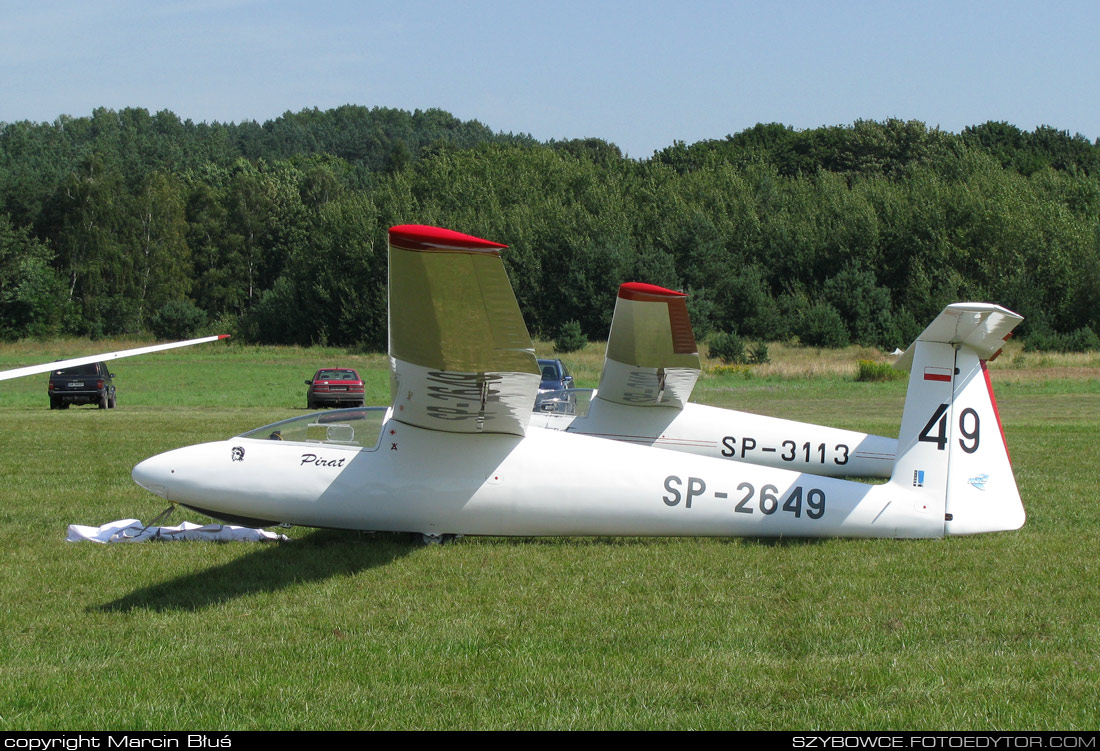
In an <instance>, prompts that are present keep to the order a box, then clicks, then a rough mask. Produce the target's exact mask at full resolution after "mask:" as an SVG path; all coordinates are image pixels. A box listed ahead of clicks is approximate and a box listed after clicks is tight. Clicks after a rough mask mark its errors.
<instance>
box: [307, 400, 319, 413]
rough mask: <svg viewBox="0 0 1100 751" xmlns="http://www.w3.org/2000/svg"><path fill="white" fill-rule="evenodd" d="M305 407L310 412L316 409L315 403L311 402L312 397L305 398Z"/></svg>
mask: <svg viewBox="0 0 1100 751" xmlns="http://www.w3.org/2000/svg"><path fill="white" fill-rule="evenodd" d="M306 409H308V410H309V411H310V412H313V411H314V410H316V409H317V405H316V404H314V403H313V400H312V399H307V400H306Z"/></svg>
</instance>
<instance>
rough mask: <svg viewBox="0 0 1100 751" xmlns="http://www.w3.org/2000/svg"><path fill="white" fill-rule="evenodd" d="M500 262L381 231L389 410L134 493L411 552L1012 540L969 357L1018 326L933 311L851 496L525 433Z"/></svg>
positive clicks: (705, 460) (1014, 522)
mask: <svg viewBox="0 0 1100 751" xmlns="http://www.w3.org/2000/svg"><path fill="white" fill-rule="evenodd" d="M502 247H504V246H502V245H500V244H497V243H491V242H488V241H485V240H481V239H479V238H476V237H471V236H469V235H462V234H459V233H457V232H451V231H449V230H443V229H439V228H435V227H424V226H420V225H403V226H400V227H394V228H392V229H391V230H390V251H389V254H390V304H389V320H390V357H391V364H392V370H391V376H392V395H393V402H392V406H391V407H390V408H389V409H388V410H383V409H381V408H379V409H374V410H371V409H350V410H338V411H333V412H327V413H323V414H313V415H306V416H303V417H298V418H293V419H291V420H286V421H284V422H281V423H276V424H274V425H269V426H266V427H264V428H259V429H257V430H254V431H251V432H249V433H245V434H243V435H240V436H237V437H235V438H231V439H229V440H224V441H215V442H212V443H205V444H201V445H198V446H189V447H184V448H180V449H176V450H173V451H168V452H166V453H163V454H160V455H158V456H154V457H151V458H149V459H146V460H145V461H143V462H141V463H140V464H138V465H137V466H136V467H135V468H134V470H133V476H134V480H135V481H137V482H138V484H140V485H142V486H143V487H145V488H147V489H149V490H151V491H152V492H154V493H156V494H157V495H160V496H162V497H164V498H167V499H168V500H169V501H171V502H173V503H179V504H183V505H185V506H188V507H190V508H193V509H195V510H197V511H200V512H202V513H205V514H209V515H210V516H213V517H215V518H218V519H222V520H225V521H229V522H237V523H246V524H249V525H250V526H251V525H256V524H268V523H276V522H283V523H289V524H297V525H304V526H311V527H330V528H340V529H360V530H380V531H404V532H415V533H420V534H422V535H424V536H425V537H426V538H427V539H429V540H438V539H442V538H444V537H446V536H447V535H455V534H461V535H524V536H527V535H708V536H733V535H747V536H793V537H830V536H842V537H941V536H944V535H955V534H973V533H978V532H992V531H998V530H1010V529H1016V528H1018V527H1019V526H1020V525H1022V524H1023V523H1024V509H1023V505H1022V503H1021V501H1020V496H1019V492H1018V490H1017V488H1016V481H1015V478H1014V476H1013V474H1012V468H1011V466H1010V464H1009V460H1008V452H1007V448H1006V445H1005V442H1004V437H1003V432H1002V431H1001V430H1000V429H999V427H998V426H999V419H998V417H997V413H996V406H995V403H994V401H993V391H992V388H991V387H990V384H989V379H988V373H987V371H986V369H985V367H984V363H983V361H982V359H981V358H982V356H983V353H987V352H992V351H995V349H996V348H997V347H999V346H1000V344H999V342H1001V341H1003V336H1004V334H1007V333H1008V331H1010V330H1011V329H1012V327H1013V326H1015V325H1016V324H1017V323H1018V322H1019V321H1020V320H1022V319H1021V317H1020V316H1018V315H1016V314H1014V313H1012V312H1010V311H1007V310H1005V309H1004V308H1000V307H997V306H995V305H985V304H981V303H962V304H958V305H952V306H949V307H948V308H947V309H946V310H945V311H944V315H946V316H948V317H949V318H950V319H952V320H953V321H954V326H953V327H939V326H935V327H930V329H929V330H926V332H925V333H924V334H922V335H921V337H919V338H918V339H917V341H916V342H915V343H914V344H913V346H912V347H911V348H910V351H911V352H912V355H911V375H910V382H909V392H908V395H907V398H906V403H905V409H904V414H903V416H902V424H901V432H900V436H899V440H898V457H897V460H896V462H895V464H894V468H893V472H892V474H891V477H890V481H889V482H887V483H885V484H882V485H867V484H863V483H858V482H850V481H846V480H841V479H836V478H832V477H824V476H821V475H815V474H810V473H806V472H796V471H792V470H789V469H782V468H775V467H768V466H761V465H758V464H750V463H747V462H729V461H724V460H722V459H717V458H712V457H707V456H697V455H693V454H687V453H679V452H673V451H665V450H660V449H655V448H653V447H650V446H640V445H635V444H631V443H624V442H616V441H608V440H603V439H599V438H593V437H591V436H586V435H578V434H575V433H570V432H566V431H556V430H547V429H544V428H539V427H536V426H532V425H529V422H530V417H531V409H532V406H533V404H534V398H535V394H536V392H537V389H538V383H539V374H538V369H537V367H536V362H535V355H534V350H533V347H532V346H531V341H530V337H529V336H528V334H527V330H526V327H525V326H524V323H523V318H522V316H521V315H520V312H519V307H518V305H517V303H516V300H515V296H514V294H513V292H512V289H511V285H510V284H509V283H508V279H507V276H506V275H505V273H504V268H503V265H502V263H501V260H500V249H501V248H502ZM939 320H940V319H937V321H939ZM941 328H942V330H941ZM948 328H951V329H952V330H950V331H949V330H948ZM666 383H667V379H666Z"/></svg>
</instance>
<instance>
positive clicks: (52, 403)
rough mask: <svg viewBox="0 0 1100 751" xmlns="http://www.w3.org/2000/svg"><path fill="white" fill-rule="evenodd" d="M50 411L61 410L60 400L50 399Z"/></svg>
mask: <svg viewBox="0 0 1100 751" xmlns="http://www.w3.org/2000/svg"><path fill="white" fill-rule="evenodd" d="M50 409H61V400H60V399H56V398H54V397H52V396H51V397H50Z"/></svg>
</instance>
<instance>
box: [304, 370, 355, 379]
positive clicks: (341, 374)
mask: <svg viewBox="0 0 1100 751" xmlns="http://www.w3.org/2000/svg"><path fill="white" fill-rule="evenodd" d="M314 380H317V381H358V380H359V375H358V374H357V373H356V372H355V371H354V370H318V371H317V376H316V378H315V379H314Z"/></svg>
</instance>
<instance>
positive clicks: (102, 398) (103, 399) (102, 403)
mask: <svg viewBox="0 0 1100 751" xmlns="http://www.w3.org/2000/svg"><path fill="white" fill-rule="evenodd" d="M99 408H100V409H107V392H106V391H104V392H103V393H102V394H100V395H99Z"/></svg>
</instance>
